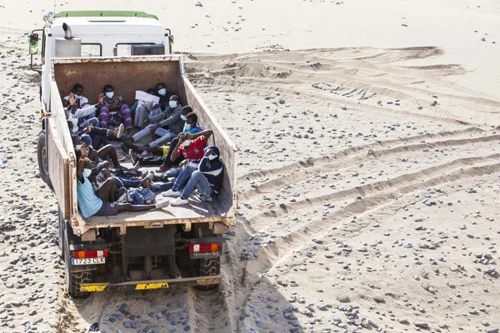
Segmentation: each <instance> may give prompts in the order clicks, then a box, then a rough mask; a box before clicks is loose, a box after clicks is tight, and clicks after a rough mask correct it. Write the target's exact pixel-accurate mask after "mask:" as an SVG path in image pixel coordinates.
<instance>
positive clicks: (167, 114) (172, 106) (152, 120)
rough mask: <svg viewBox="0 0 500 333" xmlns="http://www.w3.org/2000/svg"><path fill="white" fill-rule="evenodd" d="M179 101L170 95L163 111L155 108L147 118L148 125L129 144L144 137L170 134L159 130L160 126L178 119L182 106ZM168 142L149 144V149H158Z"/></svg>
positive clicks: (176, 97)
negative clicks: (172, 118)
mask: <svg viewBox="0 0 500 333" xmlns="http://www.w3.org/2000/svg"><path fill="white" fill-rule="evenodd" d="M179 101H180V99H179V97H178V96H176V95H172V96H171V97H170V101H169V105H168V106H167V107H166V108H165V110H164V111H161V109H160V108H157V109H156V110H154V111H152V112H151V114H150V116H149V124H148V125H147V126H145V127H144V128H143V129H141V130H140V131H139V132H137V133H135V134H134V135H133V136H132V138H131V141H132V142H129V143H133V142H138V141H140V140H141V139H142V138H144V137H146V136H147V135H149V134H154V133H156V134H157V135H159V136H163V135H165V134H167V133H170V130H169V129H164V128H161V127H160V124H161V123H162V122H164V121H166V120H168V119H170V118H171V117H174V118H179V119H180V114H181V109H182V105H180V102H179ZM157 111H158V112H157ZM174 115H175V116H174ZM173 125H175V122H174V123H173ZM174 136H175V135H174ZM126 141H127V140H126ZM128 141H130V140H128ZM168 141H170V140H168V139H166V140H163V141H162V142H160V143H155V144H150V145H149V146H150V147H160V146H162V145H163V144H164V143H166V142H168Z"/></svg>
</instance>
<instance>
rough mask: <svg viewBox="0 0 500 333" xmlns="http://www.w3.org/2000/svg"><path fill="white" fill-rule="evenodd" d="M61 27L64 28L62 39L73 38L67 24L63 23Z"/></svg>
mask: <svg viewBox="0 0 500 333" xmlns="http://www.w3.org/2000/svg"><path fill="white" fill-rule="evenodd" d="M62 28H63V30H64V39H73V34H72V33H71V28H70V27H69V25H67V24H66V23H63V25H62Z"/></svg>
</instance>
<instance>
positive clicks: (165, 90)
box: [158, 88, 167, 96]
mask: <svg viewBox="0 0 500 333" xmlns="http://www.w3.org/2000/svg"><path fill="white" fill-rule="evenodd" d="M166 94H167V89H165V88H161V89H160V90H158V95H161V96H165V95H166Z"/></svg>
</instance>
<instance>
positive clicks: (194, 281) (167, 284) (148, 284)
mask: <svg viewBox="0 0 500 333" xmlns="http://www.w3.org/2000/svg"><path fill="white" fill-rule="evenodd" d="M220 283H221V276H220V275H214V276H200V277H189V278H179V279H166V280H147V281H128V282H122V283H84V284H82V285H81V286H80V292H87V293H94V292H102V291H107V290H117V289H123V290H153V289H169V288H173V287H177V286H213V285H218V284H220Z"/></svg>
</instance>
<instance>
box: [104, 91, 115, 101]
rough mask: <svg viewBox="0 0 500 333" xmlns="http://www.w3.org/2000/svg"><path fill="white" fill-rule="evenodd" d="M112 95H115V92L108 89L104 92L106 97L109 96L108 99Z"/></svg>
mask: <svg viewBox="0 0 500 333" xmlns="http://www.w3.org/2000/svg"><path fill="white" fill-rule="evenodd" d="M114 95H115V92H114V91H108V92H107V93H106V97H107V98H109V99H112V98H113V96H114Z"/></svg>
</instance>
